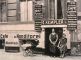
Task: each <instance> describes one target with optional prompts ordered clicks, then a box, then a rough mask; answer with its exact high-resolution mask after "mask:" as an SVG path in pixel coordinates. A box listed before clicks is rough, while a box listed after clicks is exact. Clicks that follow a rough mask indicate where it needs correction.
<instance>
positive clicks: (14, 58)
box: [0, 50, 81, 60]
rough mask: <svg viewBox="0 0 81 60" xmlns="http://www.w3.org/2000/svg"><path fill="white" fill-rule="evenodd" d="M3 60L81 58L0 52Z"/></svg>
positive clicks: (80, 59)
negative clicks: (25, 55)
mask: <svg viewBox="0 0 81 60" xmlns="http://www.w3.org/2000/svg"><path fill="white" fill-rule="evenodd" d="M0 59H1V60H81V56H66V57H64V58H59V57H55V58H54V57H50V56H46V55H41V54H38V55H36V56H28V57H24V56H23V54H22V52H19V53H8V52H4V50H0Z"/></svg>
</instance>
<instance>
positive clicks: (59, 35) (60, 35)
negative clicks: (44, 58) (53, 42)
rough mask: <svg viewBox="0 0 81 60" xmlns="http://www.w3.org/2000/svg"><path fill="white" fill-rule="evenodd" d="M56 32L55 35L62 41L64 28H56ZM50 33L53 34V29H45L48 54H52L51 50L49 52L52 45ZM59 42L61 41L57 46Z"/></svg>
mask: <svg viewBox="0 0 81 60" xmlns="http://www.w3.org/2000/svg"><path fill="white" fill-rule="evenodd" d="M54 30H55V33H57V34H58V38H59V39H60V38H61V37H62V34H63V28H54ZM50 33H52V28H46V29H45V52H46V54H49V53H50V50H49V45H50V41H49V35H50ZM58 42H59V40H58V41H57V44H58Z"/></svg>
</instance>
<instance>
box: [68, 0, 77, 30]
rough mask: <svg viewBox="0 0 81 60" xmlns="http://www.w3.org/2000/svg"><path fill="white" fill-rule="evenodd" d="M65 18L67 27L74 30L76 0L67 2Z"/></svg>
mask: <svg viewBox="0 0 81 60" xmlns="http://www.w3.org/2000/svg"><path fill="white" fill-rule="evenodd" d="M67 19H68V29H69V30H75V29H76V28H77V7H76V2H75V1H74V0H73V1H69V2H67Z"/></svg>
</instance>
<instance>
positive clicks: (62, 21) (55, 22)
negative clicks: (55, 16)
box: [42, 19, 68, 25]
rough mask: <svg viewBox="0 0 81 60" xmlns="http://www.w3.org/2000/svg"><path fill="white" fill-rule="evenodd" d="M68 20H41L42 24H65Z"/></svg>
mask: <svg viewBox="0 0 81 60" xmlns="http://www.w3.org/2000/svg"><path fill="white" fill-rule="evenodd" d="M67 23H68V21H67V20H61V19H59V20H43V21H42V25H61V24H62V25H63V24H67Z"/></svg>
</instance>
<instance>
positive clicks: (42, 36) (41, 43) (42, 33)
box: [38, 28, 45, 48]
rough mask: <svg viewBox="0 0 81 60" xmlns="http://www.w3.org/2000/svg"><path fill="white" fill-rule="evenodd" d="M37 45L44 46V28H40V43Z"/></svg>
mask: <svg viewBox="0 0 81 60" xmlns="http://www.w3.org/2000/svg"><path fill="white" fill-rule="evenodd" d="M38 47H42V48H45V29H44V28H42V32H41V38H40V43H39V46H38Z"/></svg>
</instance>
